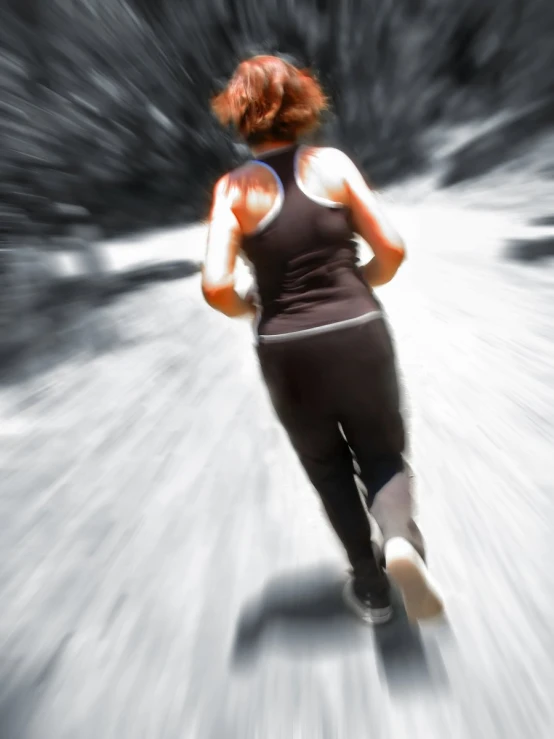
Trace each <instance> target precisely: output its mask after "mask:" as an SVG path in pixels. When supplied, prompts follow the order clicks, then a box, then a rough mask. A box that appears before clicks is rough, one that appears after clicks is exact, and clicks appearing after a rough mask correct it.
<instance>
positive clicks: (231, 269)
mask: <svg viewBox="0 0 554 739" xmlns="http://www.w3.org/2000/svg"><path fill="white" fill-rule="evenodd" d="M241 239H242V231H241V228H240V225H239V222H238V221H237V218H236V216H235V214H234V212H233V208H232V201H231V197H230V194H229V186H228V177H224V178H222V179H221V180H220V181H219V182H218V183H217V185H216V186H215V189H214V197H213V202H212V209H211V213H210V224H209V231H208V245H207V249H206V257H205V260H204V269H203V272H202V293H203V295H204V299H205V300H206V302H207V303H208V305H210V306H211V307H212V308H213V309H214V310H217V311H219V312H220V313H223V314H224V315H226V316H228V317H229V318H238V317H240V316H245V315H249V316H255V314H256V309H255V307H254V306H253V305H252V303H251V302H249V301H246V300H243V299H242V298H241V297H240V295H239V294H238V293H237V292H236V290H235V277H234V273H235V266H236V262H237V256H238V253H239V251H240V244H241Z"/></svg>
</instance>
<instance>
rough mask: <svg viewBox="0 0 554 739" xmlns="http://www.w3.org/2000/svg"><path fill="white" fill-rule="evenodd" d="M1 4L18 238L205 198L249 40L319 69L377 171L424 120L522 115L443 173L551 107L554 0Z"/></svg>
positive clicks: (414, 145)
mask: <svg viewBox="0 0 554 739" xmlns="http://www.w3.org/2000/svg"><path fill="white" fill-rule="evenodd" d="M1 14H2V18H1V22H0V88H1V89H0V141H1V146H0V231H1V233H0V236H1V238H2V240H3V241H4V242H5V243H7V244H8V245H9V244H12V245H13V244H17V243H19V241H20V240H21V239H25V238H27V237H30V236H31V235H33V237H38V238H40V239H42V238H44V237H46V236H50V237H54V238H55V237H56V235H57V234H60V233H63V232H64V230H65V229H66V227H67V226H68V225H69V224H71V223H73V222H76V221H78V222H82V221H85V222H92V223H93V224H97V225H98V226H99V227H100V229H101V232H102V234H103V235H105V236H110V235H115V234H122V233H127V232H131V231H139V230H141V229H143V228H147V227H152V226H158V225H162V224H169V223H175V222H183V221H190V220H195V219H198V218H200V217H203V216H205V214H206V208H207V205H208V202H209V196H210V189H211V186H212V185H213V183H214V181H215V179H216V178H217V177H218V176H219V175H220V174H221V173H222V172H223V171H224V170H225V169H226V168H227V167H229V166H231V165H233V164H234V163H236V162H237V161H238V157H239V154H238V153H237V151H236V150H235V149H234V148H233V146H232V142H231V140H230V139H229V137H227V136H226V135H222V133H221V131H220V129H219V128H218V127H217V125H216V124H215V122H214V121H213V119H212V117H211V115H210V113H209V108H208V101H209V97H210V95H211V94H212V93H213V92H214V91H215V90H216V89H217V87H218V85H219V84H221V83H222V82H224V80H225V78H226V76H227V75H229V74H230V73H231V71H232V70H233V68H234V66H235V64H236V62H237V61H238V59H239V58H240V57H241V56H244V55H245V54H248V53H250V52H252V51H261V50H266V51H269V52H271V51H276V50H278V51H280V52H282V53H288V54H292V55H294V57H295V58H297V59H298V60H299V61H300V62H302V63H306V64H310V65H313V66H314V67H315V68H316V69H317V70H318V72H319V74H320V76H321V79H322V81H323V83H324V85H325V87H326V89H327V91H328V93H329V94H330V96H331V98H332V101H333V106H334V111H335V115H332V116H329V120H328V121H327V124H326V127H325V129H324V132H323V136H324V138H325V139H326V140H328V141H332V142H334V143H336V144H338V145H340V146H342V147H343V148H345V149H346V150H347V151H348V152H349V153H350V154H351V155H352V156H355V157H356V159H357V161H358V162H359V164H360V165H361V166H362V167H363V168H364V170H365V172H366V174H367V176H368V177H369V178H370V180H371V181H372V182H373V183H375V184H376V185H378V186H383V185H386V184H388V183H390V182H392V181H394V180H395V179H398V178H399V177H402V176H403V175H406V174H409V173H412V172H417V171H420V170H422V169H424V168H425V167H426V166H427V165H428V161H429V146H428V144H427V145H424V144H423V141H424V135H426V134H428V133H429V131H432V130H435V129H440V128H441V127H442V128H444V127H448V126H450V125H452V124H459V123H460V122H463V121H470V120H472V119H483V118H486V117H487V116H490V115H493V114H498V112H499V111H502V110H506V111H510V113H513V114H514V115H515V116H516V117H515V122H512V123H511V124H509V125H507V126H504V127H503V128H502V130H501V131H500V133H499V132H498V131H497V132H495V133H494V134H493V135H490V136H489V137H485V138H484V139H480V140H479V142H478V145H477V149H476V150H475V146H476V145H474V146H473V149H474V151H472V150H471V146H470V147H469V149H470V150H469V151H468V150H467V148H466V150H465V151H463V152H461V153H460V152H459V153H458V154H457V157H458V159H457V160H456V161H453V162H452V163H451V165H450V170H449V173H448V174H447V175H446V184H448V182H449V181H456V180H459V179H461V178H465V177H469V176H471V175H472V174H475V172H476V171H477V170H479V169H483V168H487V167H490V166H494V164H495V163H497V162H498V161H499V160H500V159H502V158H505V157H506V156H509V152H510V150H511V149H513V147H514V146H517V145H520V144H521V143H522V142H524V141H525V140H527V139H528V138H529V136H530V135H532V133H533V132H534V131H536V130H537V129H544V127H546V126H549V125H551V124H552V122H553V121H554V110H553V108H554V106H553V104H552V97H553V95H552V92H553V85H554V65H553V64H552V53H551V46H552V38H553V32H554V5H553V4H552V1H551V0H530V1H528V2H523V1H522V0H503V1H502V2H498V0H394V1H392V0H288V1H287V2H283V0H263V1H262V0H187V2H183V0H51V1H50V2H48V3H46V2H43V1H41V0H2V10H1ZM425 141H428V139H425ZM468 163H469V164H468Z"/></svg>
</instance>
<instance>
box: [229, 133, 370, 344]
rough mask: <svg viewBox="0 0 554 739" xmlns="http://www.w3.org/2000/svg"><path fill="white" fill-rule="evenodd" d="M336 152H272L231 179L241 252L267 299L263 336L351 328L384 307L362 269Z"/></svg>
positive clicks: (295, 148)
mask: <svg viewBox="0 0 554 739" xmlns="http://www.w3.org/2000/svg"><path fill="white" fill-rule="evenodd" d="M332 153H333V150H326V149H313V148H308V147H298V146H292V147H285V148H279V149H273V150H270V151H269V152H266V153H264V154H263V155H261V156H260V157H259V158H258V159H257V160H254V161H253V162H251V163H248V164H247V165H245V166H244V167H241V168H240V169H239V170H237V171H236V172H234V173H232V174H231V183H230V184H231V186H232V185H234V186H235V187H234V190H235V193H236V194H235V197H234V198H233V200H234V203H235V205H234V208H233V210H234V213H235V215H236V217H237V220H238V221H239V223H240V225H241V228H242V232H243V238H242V251H243V253H244V255H245V256H246V258H247V259H248V261H249V262H250V264H251V266H252V268H253V271H254V273H255V277H256V282H257V287H258V293H259V297H260V303H261V315H260V321H259V325H258V331H259V333H260V334H261V335H264V336H270V335H281V334H288V333H293V332H296V331H304V330H307V329H311V328H316V327H321V326H325V325H329V324H335V323H339V322H341V321H349V320H351V319H356V318H359V317H360V316H362V315H365V314H367V313H369V312H371V311H373V310H375V309H376V308H377V307H378V305H377V302H376V300H375V298H374V297H373V296H372V294H371V293H370V291H369V290H368V286H367V284H366V282H365V280H364V278H363V276H362V273H361V271H360V269H359V267H358V264H357V246H356V242H355V240H354V231H353V226H352V223H351V215H350V210H349V209H348V208H347V207H345V206H344V205H343V204H342V203H341V202H340V199H339V197H340V194H339V192H338V189H337V188H336V185H335V181H336V180H337V178H336V175H335V173H334V172H333V171H332V166H331V165H332Z"/></svg>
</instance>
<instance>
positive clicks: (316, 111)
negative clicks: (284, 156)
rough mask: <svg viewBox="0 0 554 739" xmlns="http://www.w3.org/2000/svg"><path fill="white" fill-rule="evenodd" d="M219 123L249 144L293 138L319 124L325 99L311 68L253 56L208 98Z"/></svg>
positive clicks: (273, 57)
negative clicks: (228, 127) (300, 67)
mask: <svg viewBox="0 0 554 739" xmlns="http://www.w3.org/2000/svg"><path fill="white" fill-rule="evenodd" d="M211 102H212V110H213V112H214V113H215V115H216V117H217V119H218V120H219V122H220V123H221V124H222V125H224V126H229V125H231V126H233V127H234V128H235V129H236V130H237V131H238V132H239V133H240V135H241V136H242V137H243V138H244V139H245V140H246V141H247V142H248V143H250V144H253V143H262V142H265V141H292V140H295V139H296V138H297V137H298V136H301V135H303V134H305V133H307V132H308V131H310V130H312V129H314V128H316V127H317V126H318V125H319V122H320V117H321V114H322V112H323V111H324V110H325V108H326V107H327V98H326V96H325V94H324V92H323V90H322V89H321V86H320V84H319V83H318V81H317V80H316V78H315V76H314V75H313V73H312V72H311V71H310V70H308V69H299V68H298V67H295V66H294V65H293V64H290V63H289V62H287V61H285V60H284V59H280V58H279V57H275V56H254V57H252V58H250V59H247V60H246V61H243V62H242V63H241V64H239V66H238V67H237V68H236V70H235V72H234V74H233V76H232V77H231V79H230V81H229V83H228V84H227V87H226V88H225V89H224V90H223V91H222V92H220V93H219V94H218V95H216V96H215V97H213V98H212V101H211Z"/></svg>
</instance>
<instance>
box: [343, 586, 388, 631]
mask: <svg viewBox="0 0 554 739" xmlns="http://www.w3.org/2000/svg"><path fill="white" fill-rule="evenodd" d="M342 596H343V599H344V602H345V603H346V605H347V606H348V607H349V608H350V610H352V611H353V612H354V613H355V615H356V616H358V618H360V619H361V620H362V621H364V623H366V624H370V625H371V626H380V625H382V624H386V623H388V622H389V621H390V620H391V618H392V617H393V610H392V606H387V607H386V608H373V609H371V610H370V609H368V608H365V607H364V606H363V605H361V603H360V601H359V600H358V599H357V597H356V595H355V594H354V590H353V584H352V581H351V580H350V581H349V582H347V583H346V585H345V586H344V590H343V591H342Z"/></svg>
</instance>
